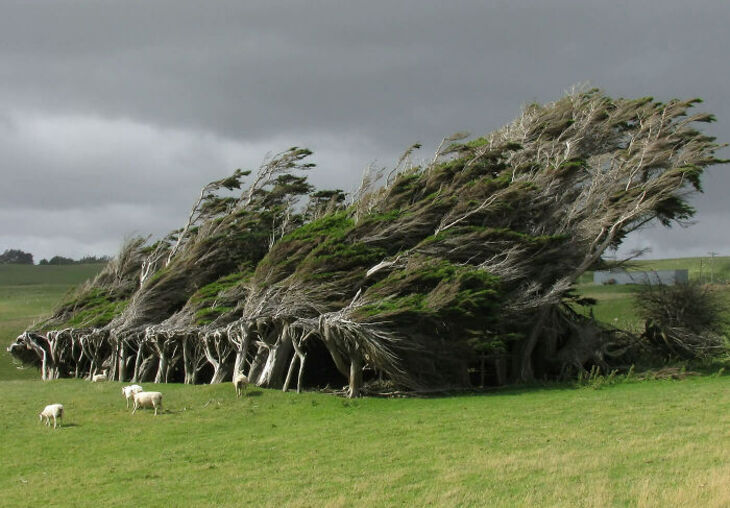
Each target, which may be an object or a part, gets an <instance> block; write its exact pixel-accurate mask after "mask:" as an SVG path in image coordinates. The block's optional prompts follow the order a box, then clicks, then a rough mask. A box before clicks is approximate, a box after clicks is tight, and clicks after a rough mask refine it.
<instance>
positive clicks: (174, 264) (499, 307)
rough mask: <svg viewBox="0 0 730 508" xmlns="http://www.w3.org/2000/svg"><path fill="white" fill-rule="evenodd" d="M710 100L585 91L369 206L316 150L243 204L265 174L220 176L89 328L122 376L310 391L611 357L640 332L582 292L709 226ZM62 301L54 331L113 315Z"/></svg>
mask: <svg viewBox="0 0 730 508" xmlns="http://www.w3.org/2000/svg"><path fill="white" fill-rule="evenodd" d="M697 102H699V101H698V100H689V101H680V100H672V101H669V102H667V103H662V102H658V101H655V100H653V99H652V98H642V99H612V98H610V97H608V96H606V95H605V94H603V93H602V92H601V91H599V90H595V89H594V90H588V91H577V92H574V93H571V94H569V95H567V96H566V97H563V98H562V99H560V100H558V101H556V102H554V103H550V104H546V105H538V104H531V105H529V106H527V107H526V108H525V109H524V111H523V112H522V114H521V115H520V116H519V117H518V118H517V119H516V120H515V121H514V122H512V123H510V124H509V125H507V126H505V127H503V128H502V129H499V130H497V131H495V132H492V133H490V134H488V135H486V136H484V137H480V138H477V139H474V140H471V141H466V136H465V135H464V134H462V133H459V134H457V135H454V136H450V137H448V138H444V141H443V142H442V143H441V146H440V147H439V149H438V151H437V153H436V154H435V156H434V157H433V159H432V160H431V161H430V162H429V163H428V164H424V165H414V164H413V163H412V154H413V152H414V150H416V149H418V148H420V145H417V144H416V145H413V146H412V147H410V148H409V149H408V150H407V151H406V153H405V154H404V155H403V157H401V159H400V160H399V161H398V163H397V165H396V167H395V168H394V170H391V171H390V172H386V171H385V170H381V171H377V172H375V173H372V172H371V173H368V174H367V175H366V176H365V177H364V178H363V182H362V185H361V187H360V189H359V190H358V191H357V192H356V193H354V195H353V196H352V197H351V199H350V200H347V199H346V196H345V195H344V193H342V191H339V190H331V191H330V190H324V191H323V190H315V189H314V188H313V187H312V186H311V185H310V184H308V183H307V180H306V176H304V175H302V174H301V173H302V172H305V171H306V170H308V169H310V168H311V167H312V166H313V165H312V164H310V163H307V162H305V159H306V158H307V157H308V156H309V155H310V152H309V151H308V150H305V149H300V148H296V147H295V148H291V149H290V150H287V151H285V152H282V153H281V154H278V155H276V156H274V157H272V158H270V159H268V160H266V161H265V162H264V164H263V165H262V166H261V168H260V169H259V171H258V172H257V173H256V174H255V175H253V176H252V178H251V183H250V184H249V186H248V187H247V188H246V189H245V190H243V191H242V192H241V193H240V194H239V195H235V194H233V195H231V194H228V195H222V194H220V193H221V192H223V191H233V190H237V189H240V188H241V186H242V178H244V177H246V176H249V172H244V171H240V170H238V171H236V172H235V173H234V174H233V175H232V176H231V177H229V178H225V179H222V180H218V181H216V182H212V183H211V184H209V185H208V186H206V187H204V189H203V191H202V192H201V194H200V197H199V199H198V201H197V202H196V203H195V205H194V206H193V208H192V211H191V214H190V217H189V219H188V221H187V223H186V225H185V226H184V227H183V228H182V229H181V230H179V231H176V232H173V233H171V234H170V235H168V237H166V238H165V239H163V240H160V241H159V242H157V243H156V244H154V245H153V246H152V247H149V248H147V254H146V257H145V259H144V261H143V262H141V264H140V265H139V268H138V269H137V274H138V277H137V283H136V285H135V288H134V291H133V292H132V293H131V294H127V293H125V296H124V302H125V303H124V305H121V304H120V305H119V307H118V308H117V307H114V309H115V310H116V315H115V317H114V319H112V320H110V321H108V322H106V323H103V325H104V328H102V331H93V330H89V331H78V330H76V329H74V330H75V332H74V333H76V334H81V335H82V336H86V335H84V334H91V335H93V334H99V333H102V334H103V335H104V336H105V337H108V341H109V344H110V345H111V347H110V348H109V355H108V357H106V358H105V359H104V360H103V364H104V366H106V367H107V368H108V369H109V370H110V371H111V372H112V374H113V376H115V378H117V379H128V378H132V379H134V380H144V379H146V378H149V379H152V378H153V377H154V379H155V380H157V381H162V380H167V381H170V380H185V381H186V382H194V380H198V379H201V378H206V379H210V380H212V381H221V380H223V379H225V378H228V377H230V375H231V373H232V372H234V371H236V372H238V371H243V372H244V373H245V374H246V375H247V376H248V378H249V379H250V380H251V382H253V383H255V384H257V385H260V386H270V387H283V388H284V389H287V388H288V387H289V386H290V383H292V381H293V379H294V376H295V374H296V378H297V388H298V389H301V387H302V385H310V386H311V385H318V386H323V385H325V384H332V383H342V382H344V381H347V383H348V387H347V393H348V394H349V395H350V396H356V395H358V394H360V393H361V392H362V390H363V389H364V386H365V384H366V383H368V382H373V383H379V384H380V385H381V386H383V385H391V386H394V387H396V388H406V389H443V388H449V387H464V386H468V385H469V384H470V382H471V374H470V373H471V372H473V368H474V366H475V365H476V364H480V365H482V366H483V365H484V364H485V362H486V364H487V367H486V368H487V369H492V371H493V377H492V379H493V382H504V380H506V379H513V380H517V379H522V380H529V379H531V378H532V377H533V376H535V375H536V374H537V375H540V376H557V375H560V373H563V372H565V368H566V366H575V367H576V368H577V369H578V370H581V369H583V368H584V367H585V366H586V365H587V364H597V365H600V366H604V365H606V362H607V361H608V359H610V358H613V357H614V356H615V355H617V354H618V353H616V349H615V348H614V346H615V345H616V344H617V341H619V342H620V340H619V339H620V336H619V335H617V334H616V333H612V332H611V331H610V330H604V329H602V328H601V327H600V326H599V325H598V324H596V323H595V322H593V321H591V320H586V319H584V318H582V317H580V316H578V315H577V314H575V313H574V312H573V311H572V310H571V307H570V306H569V305H568V303H570V302H573V301H574V295H573V294H572V293H571V292H570V290H571V287H572V286H573V284H574V283H575V281H576V280H577V278H578V277H579V276H580V275H581V274H583V273H584V272H585V271H586V270H588V269H590V268H591V267H593V266H595V265H597V264H598V263H600V262H601V261H602V260H601V256H602V255H603V254H604V253H605V252H606V250H607V249H610V248H614V247H617V246H618V245H619V244H620V243H621V241H622V240H623V239H624V238H625V236H626V235H627V234H628V233H630V232H631V231H634V230H636V229H637V228H640V227H641V226H643V225H645V224H647V223H649V222H652V221H658V222H660V223H662V224H664V225H671V224H673V223H676V222H683V221H686V220H687V219H689V218H691V217H692V215H693V213H694V210H693V208H692V207H691V206H690V205H689V203H688V201H687V198H688V196H689V195H690V194H692V193H693V192H697V191H700V190H701V186H700V182H701V175H702V172H703V171H704V169H705V168H706V167H708V166H710V165H713V164H717V163H719V162H722V161H720V160H719V159H717V158H716V157H715V156H714V153H715V151H716V150H717V149H718V147H719V145H717V144H715V142H714V139H713V138H711V137H708V136H706V135H704V134H703V133H702V132H700V131H699V130H697V128H696V127H695V126H696V124H697V123H698V122H709V121H712V117H711V116H710V115H706V114H692V115H690V114H689V111H690V108H691V107H692V106H693V105H694V104H696V103H697ZM383 177H385V178H383ZM307 199H308V201H307ZM138 248H139V247H138ZM135 266H137V265H135ZM103 288H104V286H103V285H102V284H101V283H93V284H92V285H91V286H90V287H89V289H88V291H89V295H90V296H91V300H94V299H95V298H97V299H98V298H101V297H102V296H104V297H105V298H106V296H105V295H107V293H105V292H103V291H101V290H103ZM94 291H95V292H94ZM100 291H101V292H100ZM121 300H122V298H121V297H120V298H116V297H114V298H111V297H109V298H107V300H105V301H108V302H116V301H121ZM94 301H95V300H94ZM110 305H111V303H109V304H107V303H104V304H103V305H102V304H101V303H99V309H100V312H101V311H102V309H103V310H104V312H107V313H108V312H109V309H110V308H111V307H110ZM78 308H81V307H78ZM83 308H88V305H87V306H85V307H83ZM62 309H65V310H64V311H63V312H61V311H59V313H57V315H56V316H55V317H54V318H53V319H52V320H51V321H49V322H48V324H51V323H59V322H61V321H65V322H66V324H70V325H74V324H76V323H78V324H79V325H83V326H89V327H94V326H101V323H102V321H106V319H104V320H98V321H94V320H84V321H80V320H79V318H78V316H76V314H75V312H76V313H78V312H77V311H76V310H75V309H77V307H69V304H66V306H65V307H62ZM104 315H106V314H104ZM47 335H48V334H47ZM22 337H23V336H21V339H22ZM25 337H26V340H27V341H30V338H31V336H30V335H28V334H26V336H25ZM21 339H19V343H18V344H16V345H15V346H13V348H17V349H18V350H20V349H22V347H23V344H22V340H21ZM612 348H613V349H612ZM612 351H613V352H612ZM612 355H614V356H612ZM203 358H205V360H203ZM155 365H156V368H155ZM62 374H63V373H62ZM490 375H492V374H490ZM482 376H484V367H482Z"/></svg>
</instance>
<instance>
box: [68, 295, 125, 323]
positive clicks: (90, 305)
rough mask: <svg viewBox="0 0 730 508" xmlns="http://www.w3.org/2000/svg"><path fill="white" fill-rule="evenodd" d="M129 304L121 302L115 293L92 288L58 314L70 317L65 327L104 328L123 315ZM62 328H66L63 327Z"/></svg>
mask: <svg viewBox="0 0 730 508" xmlns="http://www.w3.org/2000/svg"><path fill="white" fill-rule="evenodd" d="M128 303H129V301H128V300H119V299H117V297H116V295H115V294H114V293H113V292H110V291H108V290H105V289H102V288H98V287H92V288H90V289H88V290H85V291H82V292H80V293H79V294H78V295H77V296H76V297H75V298H73V299H71V300H70V301H68V302H66V303H65V304H64V305H63V306H62V308H61V310H59V311H57V314H61V315H68V318H67V319H66V322H65V326H71V327H75V328H94V327H102V326H104V325H106V324H108V323H110V322H111V321H112V319H114V317H115V316H116V315H118V314H119V313H121V312H122V311H123V310H124V309H125V308H126V306H127V304H128ZM61 327H64V326H63V325H61Z"/></svg>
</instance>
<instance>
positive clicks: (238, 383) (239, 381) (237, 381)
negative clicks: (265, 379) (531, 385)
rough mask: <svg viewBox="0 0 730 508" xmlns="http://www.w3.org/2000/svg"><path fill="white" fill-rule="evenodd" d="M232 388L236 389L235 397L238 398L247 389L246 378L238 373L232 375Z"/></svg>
mask: <svg viewBox="0 0 730 508" xmlns="http://www.w3.org/2000/svg"><path fill="white" fill-rule="evenodd" d="M233 386H235V387H236V395H237V396H238V397H240V396H241V395H242V394H243V392H244V391H245V390H246V388H247V387H248V378H247V377H246V376H244V375H243V374H241V373H240V372H236V373H235V374H234V375H233Z"/></svg>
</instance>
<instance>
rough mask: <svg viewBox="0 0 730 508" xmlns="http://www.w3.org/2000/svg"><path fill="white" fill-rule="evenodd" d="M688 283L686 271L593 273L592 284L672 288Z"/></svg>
mask: <svg viewBox="0 0 730 508" xmlns="http://www.w3.org/2000/svg"><path fill="white" fill-rule="evenodd" d="M687 282H689V272H688V271H687V270H656V271H650V272H640V271H637V272H627V271H626V270H607V271H597V272H593V283H594V284H665V285H668V286H673V285H675V284H683V283H687Z"/></svg>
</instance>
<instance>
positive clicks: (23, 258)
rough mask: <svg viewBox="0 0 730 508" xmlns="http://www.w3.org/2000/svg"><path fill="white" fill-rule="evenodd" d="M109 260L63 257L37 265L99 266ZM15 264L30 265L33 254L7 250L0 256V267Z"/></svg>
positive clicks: (90, 257)
mask: <svg viewBox="0 0 730 508" xmlns="http://www.w3.org/2000/svg"><path fill="white" fill-rule="evenodd" d="M110 260H111V257H109V256H84V257H82V258H80V259H78V260H75V259H72V258H67V257H63V256H53V257H52V258H51V259H45V258H43V259H41V260H40V261H39V262H38V264H39V265H84V264H100V263H108V262H109V261H110ZM4 264H16V265H32V264H33V254H31V253H30V252H24V251H22V250H20V249H7V250H5V252H3V253H2V254H0V265H4Z"/></svg>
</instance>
